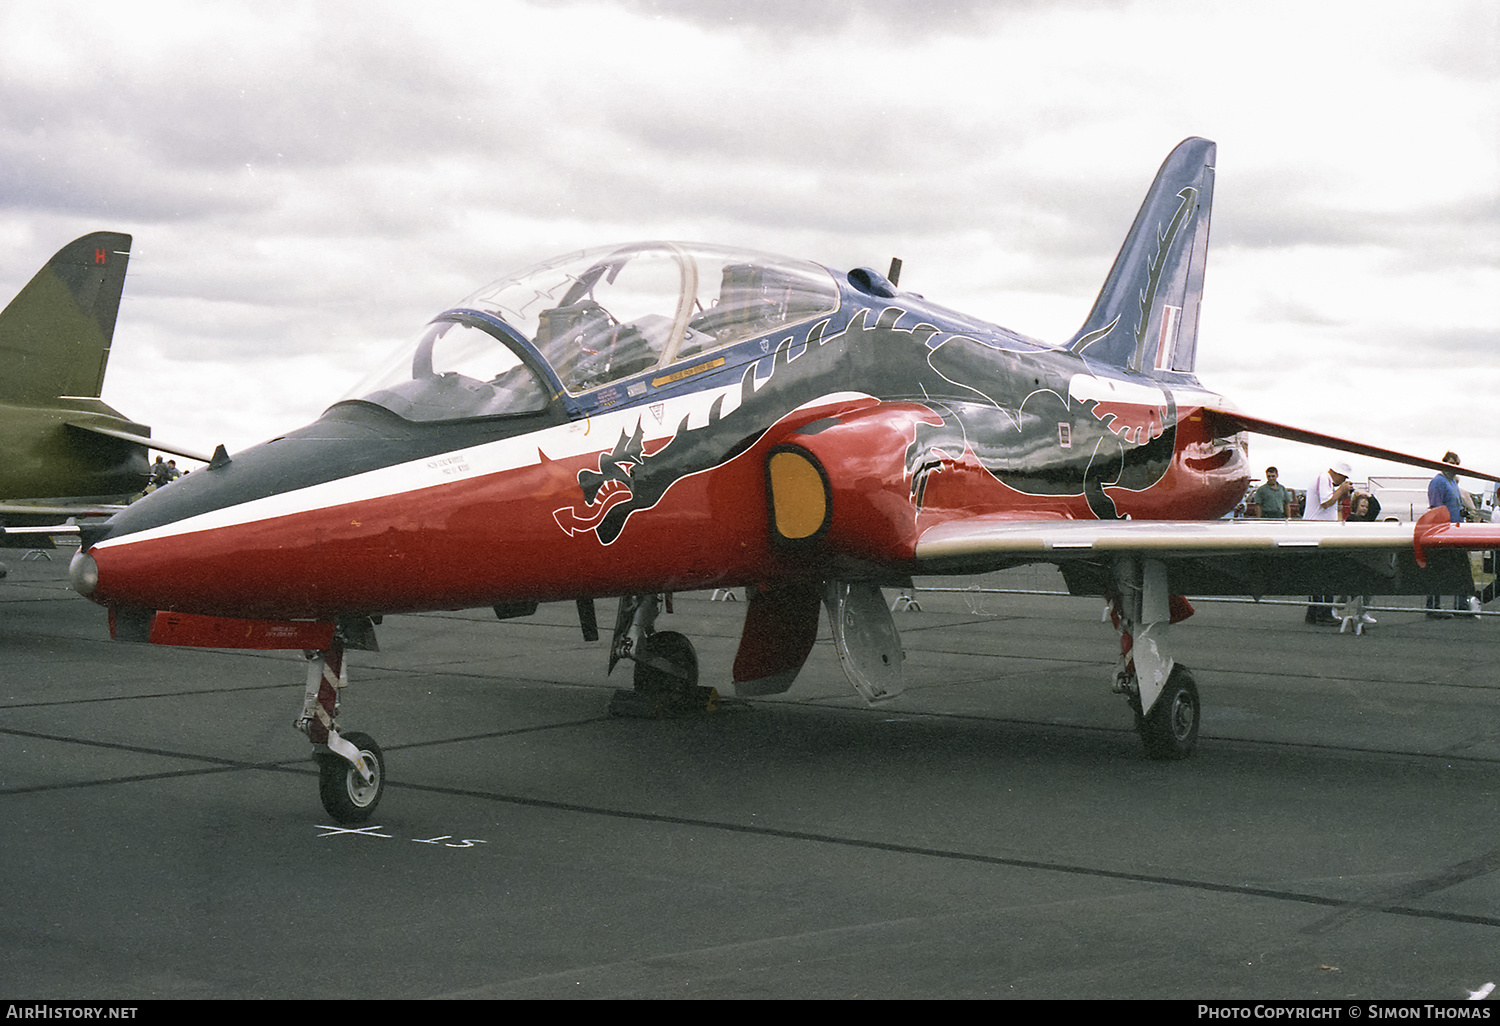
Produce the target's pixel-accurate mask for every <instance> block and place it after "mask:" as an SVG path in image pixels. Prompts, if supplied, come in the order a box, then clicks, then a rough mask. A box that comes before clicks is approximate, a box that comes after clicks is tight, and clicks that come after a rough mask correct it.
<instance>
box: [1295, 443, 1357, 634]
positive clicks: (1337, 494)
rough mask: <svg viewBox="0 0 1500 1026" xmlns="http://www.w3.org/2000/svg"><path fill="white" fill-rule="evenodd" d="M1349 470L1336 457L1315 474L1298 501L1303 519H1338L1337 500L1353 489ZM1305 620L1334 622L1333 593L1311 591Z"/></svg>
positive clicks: (1336, 621)
mask: <svg viewBox="0 0 1500 1026" xmlns="http://www.w3.org/2000/svg"><path fill="white" fill-rule="evenodd" d="M1351 473H1353V472H1352V471H1351V470H1350V469H1349V464H1348V463H1345V462H1344V461H1343V460H1339V461H1338V462H1336V463H1334V464H1333V465H1332V466H1331V467H1329V468H1328V469H1327V470H1326V471H1324V472H1323V473H1321V474H1319V475H1318V479H1317V480H1316V481H1315V482H1313V486H1312V487H1311V488H1309V489H1308V490H1307V501H1306V502H1304V503H1303V505H1302V519H1303V520H1337V519H1339V503H1341V502H1343V501H1344V499H1346V498H1347V497H1348V496H1349V493H1350V492H1352V491H1354V486H1353V485H1352V484H1350V483H1349V475H1350V474H1351ZM1306 622H1307V623H1314V624H1333V623H1338V622H1339V620H1338V617H1336V616H1334V615H1333V596H1332V595H1314V596H1312V604H1311V605H1309V606H1308V607H1307V617H1306Z"/></svg>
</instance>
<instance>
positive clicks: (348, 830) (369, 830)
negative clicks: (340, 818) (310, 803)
mask: <svg viewBox="0 0 1500 1026" xmlns="http://www.w3.org/2000/svg"><path fill="white" fill-rule="evenodd" d="M313 826H315V827H317V828H318V829H319V830H327V831H328V833H326V834H319V835H318V836H319V837H332V836H333V835H334V834H362V835H364V836H365V837H390V836H391V835H390V834H377V833H375V831H377V830H379V829H380V828H381V825H380V824H379V823H377V824H376V825H375V826H367V827H338V826H329V825H328V824H327V823H314V824H313Z"/></svg>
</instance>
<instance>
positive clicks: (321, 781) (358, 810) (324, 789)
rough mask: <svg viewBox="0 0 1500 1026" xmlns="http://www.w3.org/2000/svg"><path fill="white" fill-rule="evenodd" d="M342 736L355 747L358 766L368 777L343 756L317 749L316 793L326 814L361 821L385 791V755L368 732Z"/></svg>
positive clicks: (335, 817)
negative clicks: (357, 753)
mask: <svg viewBox="0 0 1500 1026" xmlns="http://www.w3.org/2000/svg"><path fill="white" fill-rule="evenodd" d="M344 740H345V741H347V742H348V743H349V744H351V745H353V746H354V748H355V749H357V750H358V752H359V761H360V766H361V767H362V768H363V769H364V770H365V773H368V774H369V779H366V778H365V774H363V773H361V772H360V771H359V770H358V769H356V768H355V767H354V765H353V764H352V763H351V762H350V761H349V760H348V759H345V758H344V757H343V756H341V755H335V754H334V753H332V752H320V753H319V754H318V756H317V759H318V797H319V798H320V799H322V801H323V808H324V809H326V810H327V811H328V814H329V815H330V816H332V817H333V818H334V819H336V820H338V821H339V822H340V823H363V822H364V821H365V820H367V819H369V818H370V814H371V813H373V812H374V811H375V806H377V805H379V804H380V799H381V796H382V795H384V794H385V755H384V754H383V753H382V752H381V751H380V746H379V745H378V744H376V743H375V739H374V738H373V737H371V736H370V735H368V734H361V733H357V732H356V733H353V734H347V735H345V736H344Z"/></svg>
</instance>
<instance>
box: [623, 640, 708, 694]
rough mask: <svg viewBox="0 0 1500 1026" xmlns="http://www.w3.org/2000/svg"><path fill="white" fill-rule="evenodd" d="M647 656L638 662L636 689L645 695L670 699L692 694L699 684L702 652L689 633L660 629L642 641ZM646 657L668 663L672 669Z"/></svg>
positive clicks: (644, 655)
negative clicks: (689, 636)
mask: <svg viewBox="0 0 1500 1026" xmlns="http://www.w3.org/2000/svg"><path fill="white" fill-rule="evenodd" d="M642 648H644V650H645V651H643V652H642V653H641V655H642V656H643V657H644V660H643V659H639V658H638V659H637V660H636V663H635V675H634V683H635V689H636V690H637V691H639V692H640V693H641V694H643V695H663V696H666V697H669V698H682V697H686V696H690V695H691V694H692V692H693V688H695V687H697V685H698V653H697V652H696V651H694V650H693V643H692V642H691V641H689V640H688V639H687V636H686V635H683V634H679V633H677V632H676V631H657V632H656V633H655V634H649V635H647V636H646V639H645V641H644V642H643V643H642ZM645 660H650V661H651V662H655V663H665V664H666V665H667V666H670V667H671V668H672V669H671V670H665V669H662V668H661V667H660V666H650V665H647V662H646V661H645Z"/></svg>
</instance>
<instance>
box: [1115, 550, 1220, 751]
mask: <svg viewBox="0 0 1500 1026" xmlns="http://www.w3.org/2000/svg"><path fill="white" fill-rule="evenodd" d="M1109 615H1110V619H1111V621H1112V622H1113V623H1114V625H1115V629H1116V630H1118V631H1119V632H1120V660H1119V662H1118V663H1117V664H1116V665H1115V681H1114V690H1115V691H1116V692H1118V693H1120V694H1123V695H1124V696H1125V699H1126V701H1128V702H1129V703H1130V708H1131V709H1132V710H1133V711H1134V712H1135V727H1136V731H1137V732H1138V733H1139V734H1140V735H1141V743H1142V744H1143V745H1144V746H1145V749H1146V755H1147V756H1148V757H1149V758H1152V759H1185V758H1187V757H1188V755H1190V754H1191V753H1192V751H1193V748H1194V747H1195V746H1196V745H1197V744H1198V719H1199V712H1200V708H1201V707H1200V704H1199V701H1198V684H1197V682H1196V681H1195V680H1194V679H1193V675H1192V673H1191V672H1189V670H1188V668H1187V667H1186V666H1182V665H1179V664H1178V663H1177V662H1176V660H1174V659H1172V658H1171V657H1170V656H1168V655H1167V654H1166V652H1165V651H1164V647H1165V645H1164V642H1165V636H1166V633H1167V628H1168V627H1169V626H1170V625H1172V624H1174V623H1177V622H1178V621H1180V620H1185V619H1187V618H1188V617H1189V616H1192V615H1193V607H1192V606H1190V605H1188V603H1187V600H1186V599H1184V598H1183V597H1182V596H1180V595H1172V594H1171V593H1170V592H1169V591H1168V589H1167V572H1166V566H1165V564H1163V563H1162V562H1160V561H1159V560H1153V559H1140V558H1138V557H1125V558H1122V559H1120V560H1119V561H1118V562H1117V563H1116V564H1115V594H1114V595H1113V596H1112V597H1111V599H1110V604H1109Z"/></svg>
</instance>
